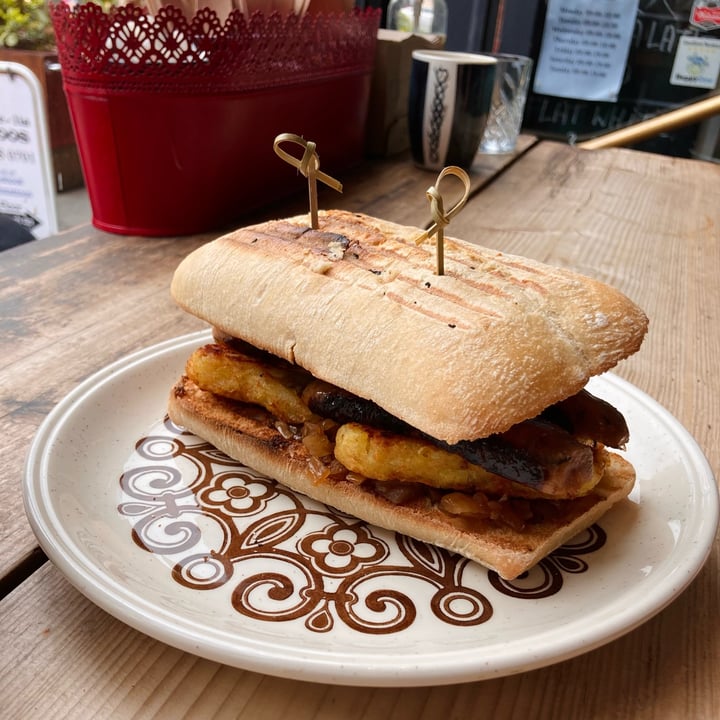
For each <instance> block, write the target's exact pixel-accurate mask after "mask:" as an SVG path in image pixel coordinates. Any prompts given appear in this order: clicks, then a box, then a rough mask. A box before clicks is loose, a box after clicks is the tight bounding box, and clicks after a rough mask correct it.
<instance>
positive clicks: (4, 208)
mask: <svg viewBox="0 0 720 720" xmlns="http://www.w3.org/2000/svg"><path fill="white" fill-rule="evenodd" d="M54 187H55V186H54V183H53V180H52V170H51V167H50V152H49V143H48V134H47V128H46V122H45V115H44V113H43V101H42V94H41V89H40V83H39V82H38V79H37V78H36V77H35V75H34V74H33V73H32V72H30V71H29V70H28V69H27V68H26V67H24V66H23V65H20V64H19V63H10V62H0V215H5V216H7V217H9V218H11V219H12V220H14V221H15V222H17V223H19V224H20V225H22V226H23V227H25V228H27V229H28V230H29V231H30V232H31V233H32V235H33V236H34V237H35V238H36V239H40V238H43V237H46V236H47V235H51V234H52V233H55V232H57V217H56V212H55V194H54Z"/></svg>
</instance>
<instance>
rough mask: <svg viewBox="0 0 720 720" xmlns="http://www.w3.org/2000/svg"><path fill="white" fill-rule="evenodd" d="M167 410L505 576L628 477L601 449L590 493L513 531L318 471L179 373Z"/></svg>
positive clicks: (293, 477) (312, 490) (233, 405)
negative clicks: (603, 459) (600, 471)
mask: <svg viewBox="0 0 720 720" xmlns="http://www.w3.org/2000/svg"><path fill="white" fill-rule="evenodd" d="M168 411H169V414H170V418H171V419H172V420H173V422H175V423H176V424H178V425H181V426H184V427H186V428H187V429H188V430H190V431H191V432H193V433H195V434H197V435H198V436H200V437H202V438H203V439H205V440H207V441H208V442H210V443H212V444H213V445H214V446H215V447H217V448H219V449H220V450H222V451H223V452H225V453H226V454H227V455H229V456H230V457H232V458H235V459H237V460H239V461H240V462H243V463H245V464H247V465H249V466H250V467H252V468H254V469H256V470H258V471H259V472H261V473H264V474H266V475H268V476H269V477H272V478H274V479H276V480H278V481H279V482H280V483H282V484H283V485H285V486H287V487H289V488H290V489H292V490H294V491H296V492H299V493H302V494H304V495H307V496H308V497H311V498H313V499H315V500H317V501H319V502H322V503H325V504H327V505H331V506H333V507H335V508H337V509H338V510H340V511H342V512H344V513H348V514H350V515H354V516H355V517H357V518H359V519H361V520H364V521H366V522H368V523H372V524H375V525H378V526H380V527H383V528H386V529H389V530H393V531H396V532H399V533H404V534H406V535H409V536H411V537H414V538H416V539H418V540H422V541H425V542H429V543H432V544H434V545H437V546H440V547H443V548H446V549H447V550H450V551H453V552H458V553H460V554H461V555H463V556H465V557H468V558H470V559H471V560H475V561H476V562H479V563H481V564H482V565H484V566H486V567H488V568H490V569H492V570H495V571H496V572H497V573H498V574H499V575H500V576H502V577H503V578H505V579H508V580H511V579H513V578H515V577H517V576H518V575H521V574H522V573H523V572H525V571H526V570H528V569H529V568H531V567H532V566H533V565H535V564H536V563H537V562H539V561H540V560H541V559H542V558H543V557H545V556H546V555H547V554H548V553H550V552H552V551H553V550H554V549H555V548H557V547H559V546H560V545H562V544H563V543H564V542H566V541H567V540H569V539H571V538H572V537H573V536H574V535H576V534H577V533H578V532H580V531H581V530H583V529H585V528H587V527H589V526H590V525H592V524H593V523H594V522H595V521H596V520H597V519H598V518H599V517H600V516H602V515H603V514H604V513H605V512H606V511H607V510H608V509H609V508H610V507H611V506H612V505H614V504H615V503H617V502H619V501H620V500H621V499H622V498H624V497H626V496H627V495H628V493H629V492H630V491H631V489H632V487H633V484H634V480H635V473H634V470H633V468H632V466H631V465H630V464H629V463H628V462H627V461H626V460H624V459H623V458H622V457H620V456H619V455H617V454H614V453H608V458H607V464H606V467H605V473H604V475H603V477H602V479H601V480H600V482H599V483H598V485H597V486H596V487H595V488H594V489H593V491H592V492H591V493H590V494H589V495H587V496H585V497H582V498H577V499H574V500H565V501H562V502H558V503H555V504H554V506H553V507H554V511H553V512H552V513H550V516H549V517H548V518H547V519H542V520H540V521H538V522H533V523H530V524H528V525H527V526H525V527H524V528H522V529H521V530H519V529H513V528H511V527H508V526H507V525H504V524H502V523H493V522H486V521H480V522H475V521H473V520H472V519H471V520H468V521H464V520H463V519H462V518H454V517H452V516H450V515H448V514H447V513H446V512H443V510H442V509H440V504H439V503H437V502H433V501H432V500H430V499H428V498H427V497H422V498H420V499H414V500H411V501H410V502H407V503H402V504H395V503H393V502H391V501H390V500H388V499H386V498H385V497H383V496H381V495H379V494H377V493H374V492H372V490H371V489H368V487H366V485H365V484H358V483H356V482H352V481H351V480H349V479H346V478H343V477H342V475H340V476H338V477H329V478H323V477H319V476H318V473H317V470H316V469H315V468H314V466H313V457H312V456H311V455H310V453H309V452H308V450H307V448H306V447H305V445H303V443H302V442H301V441H300V440H298V439H295V438H293V437H288V435H287V434H286V433H281V432H280V431H279V430H278V429H276V428H275V427H274V426H273V422H272V417H271V416H270V415H269V414H264V411H261V410H259V409H258V408H256V407H253V406H249V405H242V404H239V403H237V402H233V401H231V400H225V399H223V398H221V397H219V396H217V395H213V394H212V393H209V392H206V391H203V390H201V389H200V388H198V387H197V386H196V385H195V384H194V383H192V381H190V380H189V379H188V378H186V377H183V378H181V379H180V381H179V382H178V383H177V384H176V386H175V387H174V388H173V390H172V392H171V394H170V399H169V406H168Z"/></svg>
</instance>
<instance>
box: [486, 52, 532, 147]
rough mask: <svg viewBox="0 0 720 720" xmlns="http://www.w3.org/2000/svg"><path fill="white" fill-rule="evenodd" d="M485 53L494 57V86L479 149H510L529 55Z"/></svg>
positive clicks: (529, 67)
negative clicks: (495, 63)
mask: <svg viewBox="0 0 720 720" xmlns="http://www.w3.org/2000/svg"><path fill="white" fill-rule="evenodd" d="M488 54H489V55H490V56H491V57H494V58H495V59H496V60H497V65H496V70H495V87H494V89H493V99H492V107H491V108H490V114H489V115H488V121H487V125H486V126H485V132H484V134H483V138H482V141H481V142H480V149H479V152H481V153H489V154H498V153H509V152H512V151H513V150H514V149H515V145H516V144H517V139H518V135H519V134H520V128H521V126H522V120H523V113H524V112H525V101H526V100H527V94H528V86H529V84H530V75H531V74H532V59H531V58H529V57H525V56H524V55H509V54H504V53H498V54H492V53H488Z"/></svg>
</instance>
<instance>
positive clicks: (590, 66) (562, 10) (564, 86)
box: [533, 0, 639, 102]
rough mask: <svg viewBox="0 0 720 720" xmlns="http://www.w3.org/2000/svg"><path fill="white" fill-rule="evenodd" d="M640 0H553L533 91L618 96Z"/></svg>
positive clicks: (604, 97)
mask: <svg viewBox="0 0 720 720" xmlns="http://www.w3.org/2000/svg"><path fill="white" fill-rule="evenodd" d="M638 3H639V0H549V2H548V8H547V14H546V17H545V29H544V31H543V38H542V45H541V48H540V55H539V57H538V63H537V69H536V72H535V83H534V86H533V90H534V91H535V92H536V93H538V94H540V95H554V96H556V97H564V98H575V99H577V100H596V101H597V100H599V101H607V102H613V101H615V100H617V96H618V92H619V91H620V86H621V85H622V80H623V76H624V74H625V65H626V64H627V58H628V53H629V51H630V40H631V39H632V34H633V29H634V26H635V16H636V15H637V10H638Z"/></svg>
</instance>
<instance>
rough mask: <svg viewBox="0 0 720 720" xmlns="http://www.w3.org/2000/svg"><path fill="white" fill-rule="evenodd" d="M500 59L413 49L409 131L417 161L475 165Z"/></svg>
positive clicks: (436, 164) (432, 166)
mask: <svg viewBox="0 0 720 720" xmlns="http://www.w3.org/2000/svg"><path fill="white" fill-rule="evenodd" d="M495 62H496V61H495V59H494V58H492V57H490V56H488V55H479V54H475V53H463V52H451V51H444V50H414V51H413V54H412V71H411V75H410V95H409V101H408V130H409V134H410V149H411V151H412V156H413V160H414V161H415V162H416V163H417V164H418V165H420V166H422V167H425V168H428V169H430V170H441V169H442V168H444V167H445V166H447V165H459V166H460V167H462V168H465V169H467V168H469V167H470V166H471V165H472V162H473V158H474V157H475V154H476V153H477V150H478V146H479V145H480V140H481V138H482V135H483V131H484V129H485V122H486V120H487V116H488V112H489V110H490V103H491V100H492V94H493V87H494V80H495Z"/></svg>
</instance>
